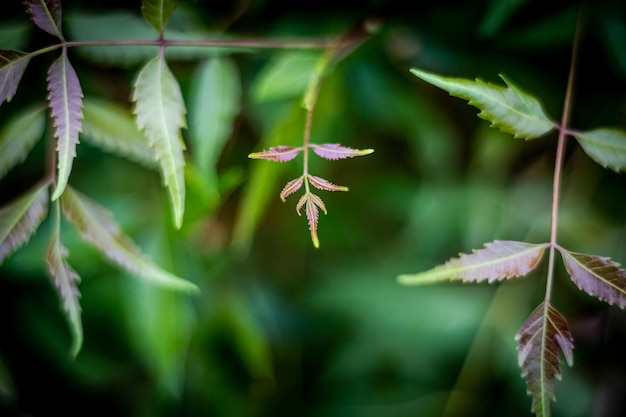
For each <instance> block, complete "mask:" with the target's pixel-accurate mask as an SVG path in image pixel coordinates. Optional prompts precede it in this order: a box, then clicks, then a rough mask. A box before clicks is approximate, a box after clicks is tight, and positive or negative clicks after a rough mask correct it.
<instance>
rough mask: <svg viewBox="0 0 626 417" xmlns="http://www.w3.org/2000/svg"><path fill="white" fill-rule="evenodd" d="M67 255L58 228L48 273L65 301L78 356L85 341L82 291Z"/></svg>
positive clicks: (73, 354) (50, 247)
mask: <svg viewBox="0 0 626 417" xmlns="http://www.w3.org/2000/svg"><path fill="white" fill-rule="evenodd" d="M59 220H60V219H59ZM67 255H68V251H67V249H66V248H65V246H63V243H62V242H61V238H60V235H59V230H58V228H57V231H56V233H55V234H54V236H53V237H52V240H51V241H50V245H49V246H48V254H47V258H46V262H47V264H48V273H49V274H50V276H51V277H52V279H53V282H54V285H55V287H56V288H57V291H58V292H59V296H60V297H61V300H62V302H63V310H64V311H65V313H66V314H67V318H68V321H69V322H70V325H71V327H72V332H73V336H74V338H73V339H74V340H73V345H72V351H71V354H72V356H73V357H76V355H78V352H79V351H80V348H81V345H82V341H83V327H82V323H81V318H80V312H81V308H80V301H79V298H80V293H79V291H78V283H79V282H80V277H79V276H78V274H77V273H76V271H74V270H73V269H72V267H71V266H70V265H69V264H68V263H67V261H66V258H67Z"/></svg>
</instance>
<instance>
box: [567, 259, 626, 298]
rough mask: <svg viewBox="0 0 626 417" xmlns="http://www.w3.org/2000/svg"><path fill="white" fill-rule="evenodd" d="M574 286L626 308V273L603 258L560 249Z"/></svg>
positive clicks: (617, 265) (616, 264)
mask: <svg viewBox="0 0 626 417" xmlns="http://www.w3.org/2000/svg"><path fill="white" fill-rule="evenodd" d="M559 252H561V256H562V257H563V263H564V264H565V268H566V269H567V272H568V274H569V275H570V277H571V279H572V281H573V282H574V284H576V285H577V286H578V288H580V289H581V290H583V291H585V292H586V293H587V294H589V295H592V296H594V297H596V298H598V299H600V300H602V301H605V302H607V303H609V304H615V305H617V306H618V307H620V308H625V307H626V271H624V269H622V268H620V264H618V263H616V262H613V261H612V260H611V259H610V258H606V257H603V256H592V255H585V254H582V253H575V252H569V251H567V250H565V249H563V248H559Z"/></svg>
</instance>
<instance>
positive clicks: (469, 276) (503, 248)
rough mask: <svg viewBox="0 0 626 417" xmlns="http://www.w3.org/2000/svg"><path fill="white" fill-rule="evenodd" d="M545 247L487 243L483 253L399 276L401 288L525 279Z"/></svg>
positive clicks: (522, 243)
mask: <svg viewBox="0 0 626 417" xmlns="http://www.w3.org/2000/svg"><path fill="white" fill-rule="evenodd" d="M547 246H548V244H547V243H542V244H533V243H526V242H516V241H511V240H496V241H494V242H491V243H486V244H485V248H484V249H479V250H474V251H473V253H472V254H469V255H468V254H461V255H460V257H458V258H452V259H450V260H449V261H447V262H446V263H445V264H443V265H439V266H437V267H435V268H433V269H430V270H428V271H425V272H420V273H417V274H413V275H408V274H405V275H400V276H398V281H399V283H401V284H406V285H415V284H431V283H435V282H441V281H459V280H460V281H462V282H481V281H485V280H487V281H488V282H493V281H499V280H502V279H506V278H512V277H517V276H524V275H526V274H528V273H529V272H530V271H532V270H533V269H534V268H535V267H536V266H537V264H539V261H540V260H541V257H542V256H543V251H544V249H545V248H546V247H547Z"/></svg>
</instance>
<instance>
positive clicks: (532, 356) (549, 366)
mask: <svg viewBox="0 0 626 417" xmlns="http://www.w3.org/2000/svg"><path fill="white" fill-rule="evenodd" d="M515 339H516V340H517V341H518V342H519V345H518V347H517V350H518V364H519V366H520V367H521V368H522V377H525V378H526V386H527V388H528V393H529V394H530V395H532V397H533V402H532V406H531V410H532V411H533V412H534V413H535V414H536V415H537V416H538V417H548V416H550V415H552V412H551V403H552V401H554V400H555V398H556V397H555V394H554V384H555V379H561V355H560V353H561V352H563V356H565V360H566V362H567V364H568V365H569V366H572V363H573V361H574V354H573V349H574V344H573V340H572V336H571V334H570V331H569V326H568V325H567V321H566V320H565V318H564V317H563V316H562V315H561V314H560V313H559V312H558V311H556V310H555V309H554V308H553V307H552V306H551V305H550V304H549V303H547V302H543V303H541V304H540V305H539V306H538V307H537V308H536V309H535V311H533V312H532V313H531V315H530V316H529V317H528V319H527V320H526V322H525V323H524V325H523V326H522V328H521V329H520V331H519V332H518V333H517V335H516V336H515Z"/></svg>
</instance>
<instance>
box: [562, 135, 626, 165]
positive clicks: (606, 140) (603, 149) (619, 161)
mask: <svg viewBox="0 0 626 417" xmlns="http://www.w3.org/2000/svg"><path fill="white" fill-rule="evenodd" d="M572 135H573V136H574V137H575V138H576V140H577V141H578V143H579V144H580V146H581V147H582V148H583V150H584V151H585V153H586V154H587V155H589V157H590V158H591V159H593V160H594V161H596V162H597V163H598V164H600V165H602V166H603V167H604V168H610V169H612V170H614V171H624V170H626V131H624V130H621V129H615V128H599V129H595V130H591V131H588V132H572Z"/></svg>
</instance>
